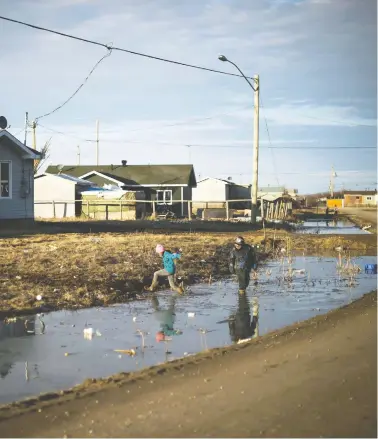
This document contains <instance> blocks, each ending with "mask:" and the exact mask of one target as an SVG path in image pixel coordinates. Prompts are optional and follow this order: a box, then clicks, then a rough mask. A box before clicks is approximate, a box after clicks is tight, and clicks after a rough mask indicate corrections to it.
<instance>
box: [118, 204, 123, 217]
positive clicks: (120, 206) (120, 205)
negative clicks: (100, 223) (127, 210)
mask: <svg viewBox="0 0 378 439" xmlns="http://www.w3.org/2000/svg"><path fill="white" fill-rule="evenodd" d="M119 210H120V211H121V221H122V219H123V217H122V200H121V201H120V202H119Z"/></svg>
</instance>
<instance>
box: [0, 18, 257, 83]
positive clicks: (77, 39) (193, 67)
mask: <svg viewBox="0 0 378 439" xmlns="http://www.w3.org/2000/svg"><path fill="white" fill-rule="evenodd" d="M0 19H1V20H5V21H9V22H11V23H16V24H21V25H22V26H27V27H30V28H32V29H36V30H40V31H44V32H49V33H52V34H55V35H60V36H61V37H65V38H70V39H72V40H76V41H81V42H83V43H88V44H93V45H96V46H101V47H105V48H106V49H108V50H116V51H118V52H124V53H128V54H130V55H137V56H141V57H144V58H149V59H153V60H156V61H162V62H166V63H170V64H174V65H178V66H182V67H189V68H192V69H197V70H204V71H206V72H212V73H219V74H221V75H227V76H236V77H238V78H243V76H242V75H238V74H237V73H228V72H224V71H222V70H215V69H210V68H207V67H202V66H197V65H195V64H187V63H183V62H179V61H174V60H171V59H168V58H162V57H159V56H154V55H149V54H146V53H142V52H135V51H134V50H129V49H124V48H122V47H115V46H114V47H111V46H109V45H107V44H104V43H100V42H98V41H94V40H89V39H87V38H81V37H77V36H75V35H71V34H66V33H63V32H59V31H56V30H53V29H48V28H46V27H41V26H36V25H34V24H30V23H26V22H25V21H20V20H14V19H12V18H9V17H4V16H1V15H0ZM246 78H248V79H253V78H251V77H249V76H246Z"/></svg>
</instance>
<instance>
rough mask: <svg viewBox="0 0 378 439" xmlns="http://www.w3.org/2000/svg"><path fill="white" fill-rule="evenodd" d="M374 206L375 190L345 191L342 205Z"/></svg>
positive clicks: (375, 199)
mask: <svg viewBox="0 0 378 439" xmlns="http://www.w3.org/2000/svg"><path fill="white" fill-rule="evenodd" d="M359 205H361V206H376V205H377V191H345V192H344V207H352V206H359Z"/></svg>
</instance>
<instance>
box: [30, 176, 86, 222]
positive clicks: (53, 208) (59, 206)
mask: <svg viewBox="0 0 378 439" xmlns="http://www.w3.org/2000/svg"><path fill="white" fill-rule="evenodd" d="M93 186H94V185H93V183H91V182H90V181H87V180H82V179H80V178H75V177H72V176H71V175H66V174H48V173H43V174H39V175H36V176H35V177H34V212H35V216H36V217H39V218H69V217H75V216H80V215H81V203H80V198H81V192H83V191H85V190H87V189H88V188H90V187H93Z"/></svg>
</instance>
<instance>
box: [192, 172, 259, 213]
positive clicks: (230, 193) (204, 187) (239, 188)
mask: <svg viewBox="0 0 378 439" xmlns="http://www.w3.org/2000/svg"><path fill="white" fill-rule="evenodd" d="M192 194H193V195H192V200H193V208H197V209H200V208H206V207H208V208H224V207H225V203H226V201H229V200H250V199H251V186H243V185H239V184H236V183H234V182H232V181H229V180H222V179H220V178H213V177H206V178H203V179H202V180H200V181H198V182H197V187H196V188H194V189H193V192H192ZM239 204H240V203H239ZM246 207H248V206H246Z"/></svg>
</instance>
